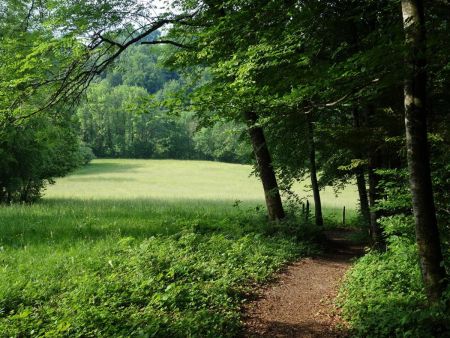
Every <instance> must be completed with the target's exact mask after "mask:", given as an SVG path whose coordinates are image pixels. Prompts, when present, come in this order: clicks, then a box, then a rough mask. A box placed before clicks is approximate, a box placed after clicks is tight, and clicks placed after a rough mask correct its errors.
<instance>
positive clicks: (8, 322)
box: [0, 201, 311, 337]
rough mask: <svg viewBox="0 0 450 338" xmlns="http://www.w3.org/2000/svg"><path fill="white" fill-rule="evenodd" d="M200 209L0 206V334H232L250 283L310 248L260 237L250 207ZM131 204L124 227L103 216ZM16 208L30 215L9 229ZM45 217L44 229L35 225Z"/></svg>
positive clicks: (186, 206) (146, 204)
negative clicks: (1, 223)
mask: <svg viewBox="0 0 450 338" xmlns="http://www.w3.org/2000/svg"><path fill="white" fill-rule="evenodd" d="M108 203H109V204H111V203H113V204H114V206H112V205H108ZM152 205H153V206H152ZM202 205H203V212H202V217H201V218H199V217H198V213H199V212H201V210H200V208H199V207H192V208H190V207H189V203H186V202H184V203H183V204H180V203H178V204H169V205H167V203H162V202H160V204H159V205H156V207H155V203H149V202H148V201H146V202H143V203H141V204H139V206H136V202H135V201H134V202H130V201H128V202H122V203H121V202H120V201H115V202H105V201H103V202H102V201H99V202H86V203H84V202H81V203H80V202H79V203H74V202H73V201H72V202H69V203H66V204H64V201H53V202H50V203H44V204H37V205H35V206H33V207H31V208H27V209H24V208H23V207H20V206H17V207H13V208H4V209H0V212H1V213H2V217H3V218H4V219H6V220H7V223H8V231H7V232H2V234H3V235H2V236H1V247H2V249H1V251H0V262H1V263H0V264H1V267H0V269H1V271H2V274H1V275H0V331H1V332H2V333H3V334H6V335H7V336H28V335H34V336H45V335H47V336H48V335H56V336H62V337H73V336H84V337H99V336H102V337H111V336H115V337H122V336H123V337H125V336H126V337H130V336H131V337H140V336H165V337H168V336H170V337H186V336H202V337H218V336H230V337H232V336H236V334H237V333H238V332H239V329H240V313H239V309H240V307H241V304H242V301H243V299H244V298H245V297H246V295H247V293H248V292H249V291H250V283H251V282H258V283H260V282H262V281H265V280H267V279H268V278H269V277H270V276H271V275H272V274H273V272H274V271H276V270H277V269H279V268H280V266H281V265H282V264H284V263H285V262H287V261H290V260H292V259H294V258H296V257H298V256H299V255H305V254H307V253H309V252H310V250H311V247H310V245H308V244H307V243H296V242H295V241H293V240H291V239H288V238H283V237H282V236H275V237H267V236H265V235H262V234H261V232H260V230H259V229H258V228H259V226H260V224H261V223H259V222H258V224H257V223H256V222H254V220H255V214H254V213H249V212H241V211H239V210H237V209H233V208H232V207H231V208H230V206H225V205H224V204H218V203H212V202H209V204H208V203H206V202H203V204H202ZM130 208H131V209H133V208H136V210H140V212H141V213H142V215H143V216H144V217H143V218H142V219H141V220H139V221H138V222H137V223H136V224H134V225H131V224H130V225H128V226H127V227H124V228H123V230H122V231H120V230H119V228H118V227H119V225H118V224H116V223H115V221H114V220H117V218H116V217H113V218H109V220H108V218H106V217H104V216H101V213H104V214H105V216H106V214H107V213H111V212H112V213H114V214H122V213H123V214H128V213H129V210H130ZM227 209H228V210H227ZM169 210H170V213H168V211H169ZM18 213H20V214H22V216H23V217H26V218H27V221H26V228H21V226H20V225H18V226H15V227H14V226H13V223H12V222H14V218H15V217H17V215H18ZM70 214H73V215H76V216H75V218H70V217H68V215H70ZM49 215H51V216H50V218H48V216H49ZM61 215H65V216H64V218H63V222H64V223H65V224H64V225H63V226H61V225H60V224H59V220H60V219H61ZM225 215H228V216H227V217H224V216H225ZM249 215H250V216H249ZM42 217H45V218H46V225H47V226H44V227H41V226H39V225H38V224H39V223H40V222H42V220H43V218H42ZM256 219H260V218H259V217H257V218H256ZM129 220H130V218H127V221H129ZM32 224H34V226H33V225H32ZM102 224H104V225H102ZM30 227H31V228H30ZM33 229H34V230H33ZM47 230H49V231H48V232H47ZM20 233H21V234H22V242H21V244H19V243H18V242H17V241H16V236H17V235H18V234H20ZM18 244H19V245H18ZM36 262H39V264H36Z"/></svg>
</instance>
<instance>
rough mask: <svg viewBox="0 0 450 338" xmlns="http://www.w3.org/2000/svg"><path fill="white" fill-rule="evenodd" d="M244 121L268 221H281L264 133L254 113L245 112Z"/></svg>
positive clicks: (278, 193)
mask: <svg viewBox="0 0 450 338" xmlns="http://www.w3.org/2000/svg"><path fill="white" fill-rule="evenodd" d="M245 119H246V121H247V124H248V127H249V128H248V132H249V135H250V139H251V142H252V146H253V152H254V153H255V157H256V162H257V164H258V171H259V175H260V177H261V181H262V184H263V188H264V195H265V198H266V205H267V211H268V214H269V219H270V220H272V221H276V220H280V219H283V218H284V216H285V213H284V209H283V204H282V202H281V196H280V191H279V188H278V183H277V179H276V176H275V171H274V170H273V166H272V158H271V156H270V152H269V149H268V147H267V143H266V138H265V136H264V131H263V129H262V128H261V127H260V126H258V125H257V124H256V123H257V120H258V116H257V115H256V113H254V112H246V113H245Z"/></svg>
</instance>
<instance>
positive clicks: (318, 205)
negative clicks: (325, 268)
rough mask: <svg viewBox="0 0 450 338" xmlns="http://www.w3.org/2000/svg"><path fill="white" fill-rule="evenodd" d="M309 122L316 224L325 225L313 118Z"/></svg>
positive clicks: (310, 159)
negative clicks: (318, 177)
mask: <svg viewBox="0 0 450 338" xmlns="http://www.w3.org/2000/svg"><path fill="white" fill-rule="evenodd" d="M307 123H308V144H309V171H310V174H311V187H312V190H313V196H314V215H315V218H316V225H318V226H322V225H323V216H322V202H321V200H320V190H319V184H318V182H317V166H316V145H315V143H314V126H313V123H312V121H311V118H310V117H309V116H308V117H307Z"/></svg>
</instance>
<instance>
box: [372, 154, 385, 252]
mask: <svg viewBox="0 0 450 338" xmlns="http://www.w3.org/2000/svg"><path fill="white" fill-rule="evenodd" d="M376 169H378V161H377V158H376V156H369V203H370V234H371V237H372V243H373V247H374V248H375V249H376V250H380V251H384V250H385V249H386V244H385V241H384V237H383V230H382V229H381V227H380V223H379V222H378V219H379V218H380V212H379V211H378V210H375V207H376V203H377V200H379V199H380V193H379V188H378V184H379V182H380V177H379V175H378V174H377V173H376V172H375V171H376Z"/></svg>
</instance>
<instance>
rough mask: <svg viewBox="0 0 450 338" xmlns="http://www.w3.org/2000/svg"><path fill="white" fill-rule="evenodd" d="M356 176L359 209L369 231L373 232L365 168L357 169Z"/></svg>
mask: <svg viewBox="0 0 450 338" xmlns="http://www.w3.org/2000/svg"><path fill="white" fill-rule="evenodd" d="M355 176H356V184H357V186H358V194H359V210H360V212H361V215H362V217H363V220H364V222H365V225H366V226H367V227H368V228H369V233H372V232H371V231H370V208H369V200H368V194H367V187H366V177H365V175H364V168H358V169H356V173H355Z"/></svg>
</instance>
